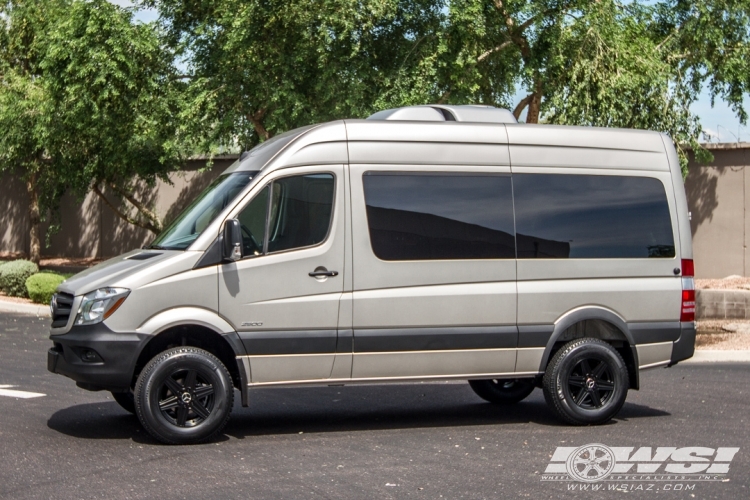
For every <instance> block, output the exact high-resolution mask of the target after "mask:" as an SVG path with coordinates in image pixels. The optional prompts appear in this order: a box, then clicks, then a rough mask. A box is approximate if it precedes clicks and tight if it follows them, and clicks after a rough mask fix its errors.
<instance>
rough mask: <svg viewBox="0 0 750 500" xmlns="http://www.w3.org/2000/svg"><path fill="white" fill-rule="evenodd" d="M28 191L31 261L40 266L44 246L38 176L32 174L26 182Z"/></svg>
mask: <svg viewBox="0 0 750 500" xmlns="http://www.w3.org/2000/svg"><path fill="white" fill-rule="evenodd" d="M26 191H28V193H29V223H30V226H31V229H30V231H29V260H30V261H31V262H33V263H35V264H36V265H39V260H40V259H41V257H42V245H41V243H40V242H39V232H40V226H41V217H40V216H39V192H38V191H37V174H31V177H29V180H28V181H27V182H26Z"/></svg>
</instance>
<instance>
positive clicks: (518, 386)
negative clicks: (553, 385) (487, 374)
mask: <svg viewBox="0 0 750 500" xmlns="http://www.w3.org/2000/svg"><path fill="white" fill-rule="evenodd" d="M469 385H470V386H471V388H472V389H473V390H474V392H475V393H476V394H477V396H479V397H480V398H482V399H484V400H485V401H489V402H490V403H493V404H499V405H510V404H515V403H518V402H519V401H522V400H524V399H526V397H528V395H529V394H531V393H532V392H533V391H534V380H533V379H530V378H528V379H527V378H518V379H490V380H469Z"/></svg>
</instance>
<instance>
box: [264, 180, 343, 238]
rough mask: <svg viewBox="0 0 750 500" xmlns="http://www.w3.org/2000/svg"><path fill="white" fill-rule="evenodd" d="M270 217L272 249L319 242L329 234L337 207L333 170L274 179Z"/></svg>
mask: <svg viewBox="0 0 750 500" xmlns="http://www.w3.org/2000/svg"><path fill="white" fill-rule="evenodd" d="M271 192H272V196H273V198H272V200H271V214H270V217H269V221H268V252H269V253H270V252H281V251H283V250H291V249H293V248H300V247H307V246H311V245H317V244H318V243H320V242H322V241H323V240H324V239H325V238H326V236H327V235H328V228H329V227H330V225H331V214H332V210H333V193H334V179H333V175H331V174H313V175H299V176H294V177H284V178H282V179H278V180H276V181H274V183H273V186H272V190H271Z"/></svg>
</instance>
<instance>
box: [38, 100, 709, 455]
mask: <svg viewBox="0 0 750 500" xmlns="http://www.w3.org/2000/svg"><path fill="white" fill-rule="evenodd" d="M688 219H689V217H688V210H687V203H686V199H685V190H684V188H683V183H682V177H681V174H680V165H679V162H678V158H677V155H676V153H675V149H674V147H673V145H672V142H671V140H670V139H669V138H668V137H666V136H664V135H663V134H659V133H656V132H649V131H640V130H615V129H601V128H583V127H562V126H549V125H525V124H518V123H516V120H515V119H514V118H513V115H512V114H511V113H510V112H508V111H507V110H501V109H496V108H491V107H481V106H440V105H433V106H415V107H407V108H399V109H393V110H387V111H383V112H380V113H377V114H375V115H373V116H371V117H370V118H368V119H367V120H340V121H335V122H330V123H324V124H319V125H313V126H309V127H304V128H300V129H296V130H293V131H290V132H287V133H285V134H282V135H279V136H276V137H274V138H273V139H270V140H268V141H266V142H264V143H262V144H260V145H259V146H258V147H256V148H255V149H253V150H252V151H249V152H246V153H243V154H242V156H241V157H240V159H239V160H238V161H237V162H235V163H234V164H233V165H232V166H230V167H229V168H228V169H227V170H226V171H225V172H224V173H223V174H222V175H221V176H220V177H218V178H217V179H216V180H215V181H214V182H213V183H212V184H211V185H210V186H208V188H206V190H205V191H204V192H203V193H202V194H201V195H200V196H199V197H198V198H196V199H195V201H194V202H193V203H192V204H191V205H190V206H189V207H188V208H187V209H186V210H185V211H184V213H182V215H180V216H179V217H178V218H177V219H176V220H175V221H174V222H172V223H171V225H170V226H169V227H168V228H167V229H165V230H164V232H163V233H162V234H160V235H159V236H158V237H157V238H156V239H155V240H154V242H153V243H152V244H151V245H149V246H148V247H145V248H143V249H141V250H134V251H132V252H129V253H127V254H125V255H122V256H120V257H116V258H114V259H111V260H108V261H106V262H104V263H102V264H100V265H98V266H96V267H93V268H91V269H89V270H87V271H85V272H83V273H81V274H78V275H76V276H75V277H73V278H71V279H69V280H67V281H66V282H64V283H63V284H62V285H60V287H59V289H58V291H57V293H56V294H55V296H54V298H53V299H52V304H51V308H52V327H51V336H50V338H51V340H52V342H53V344H54V345H53V347H52V348H51V349H50V350H49V353H48V359H47V364H48V369H49V370H50V371H51V372H54V373H59V374H61V375H65V376H67V377H70V378H71V379H73V380H75V381H76V383H77V385H78V386H79V387H81V388H83V389H87V390H92V391H97V390H106V391H111V392H112V394H113V395H114V398H115V400H116V401H117V402H118V403H119V404H120V405H121V406H122V407H123V408H125V409H126V410H128V411H130V412H133V413H135V414H137V415H138V418H139V419H140V421H141V423H142V424H143V426H144V427H145V428H146V430H147V431H148V432H149V433H151V434H152V435H153V436H154V437H155V438H156V439H158V440H161V441H163V442H166V443H176V444H177V443H195V442H200V441H204V440H207V439H211V438H212V437H213V436H215V435H216V434H217V433H219V432H220V431H221V429H222V428H223V426H224V425H225V424H226V422H227V420H228V419H229V415H230V412H231V410H232V406H233V400H234V389H235V388H236V389H238V390H239V394H240V397H241V401H242V405H243V406H247V405H248V404H249V402H250V398H251V394H252V392H251V389H252V388H254V387H269V386H280V387H281V386H299V385H314V384H322V385H327V384H349V383H363V382H366V383H373V382H403V381H424V380H446V379H458V380H468V381H469V384H470V385H471V388H472V389H473V390H474V391H475V392H476V394H477V395H478V396H479V397H481V398H483V399H485V400H487V401H489V402H491V403H497V404H511V403H516V402H519V401H521V400H522V399H524V398H525V397H527V396H528V395H529V394H530V393H531V392H532V391H533V390H534V388H535V387H539V388H541V389H542V390H543V392H544V397H545V399H546V400H547V403H548V404H549V406H550V408H551V409H552V411H553V412H554V413H555V414H556V415H557V416H558V417H559V418H561V419H562V420H563V421H565V422H567V423H570V424H574V425H586V424H601V423H604V422H607V421H608V420H610V419H611V418H612V417H613V416H614V415H616V414H617V412H618V411H619V410H620V408H621V407H622V405H623V403H624V402H625V398H626V396H627V392H628V390H629V389H638V388H639V378H638V377H639V372H640V370H643V369H646V368H654V367H660V366H671V365H674V364H675V363H677V362H679V361H681V360H684V359H687V358H689V357H690V356H692V355H693V351H694V344H695V323H694V319H695V318H694V314H695V313H694V311H695V303H694V300H695V296H694V294H695V292H694V285H693V275H694V272H693V261H692V255H693V254H692V248H691V234H690V225H689V220H688Z"/></svg>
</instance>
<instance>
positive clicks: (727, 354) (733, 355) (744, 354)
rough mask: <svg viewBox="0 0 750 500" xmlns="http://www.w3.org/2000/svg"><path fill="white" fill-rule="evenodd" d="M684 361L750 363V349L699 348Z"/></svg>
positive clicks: (681, 362)
mask: <svg viewBox="0 0 750 500" xmlns="http://www.w3.org/2000/svg"><path fill="white" fill-rule="evenodd" d="M683 363H750V351H740V350H735V351H729V350H727V351H718V350H717V351H709V350H704V349H697V350H696V351H695V354H694V355H693V357H692V358H690V359H686V360H685V361H680V364H683Z"/></svg>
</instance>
